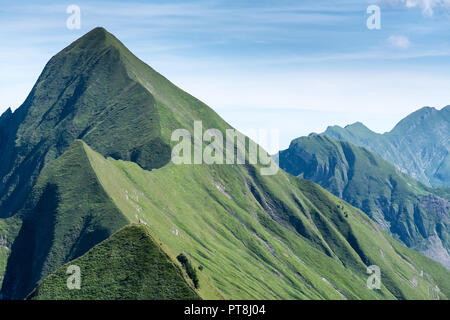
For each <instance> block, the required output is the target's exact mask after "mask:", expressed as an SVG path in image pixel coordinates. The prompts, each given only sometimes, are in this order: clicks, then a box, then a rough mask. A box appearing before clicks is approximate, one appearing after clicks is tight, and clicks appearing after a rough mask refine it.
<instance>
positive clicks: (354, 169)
mask: <svg viewBox="0 0 450 320" xmlns="http://www.w3.org/2000/svg"><path fill="white" fill-rule="evenodd" d="M279 164H280V167H281V168H283V169H284V170H286V171H287V172H289V173H291V174H293V175H295V176H301V177H303V178H305V179H308V180H312V181H314V182H316V183H318V184H320V185H321V186H323V187H324V188H326V189H327V190H329V191H330V192H332V193H333V194H335V195H336V196H338V197H340V198H342V199H344V200H345V201H347V202H349V203H350V204H352V205H353V206H355V207H357V208H360V209H361V210H363V211H364V212H365V213H367V214H368V215H369V216H370V217H371V218H372V219H373V220H375V221H376V222H377V223H378V224H379V225H380V226H381V227H382V228H383V229H385V230H387V231H389V232H390V233H391V234H392V235H393V236H394V237H395V238H397V239H399V240H400V241H402V242H403V243H405V244H406V245H407V246H408V247H410V248H413V249H415V250H417V251H419V252H422V253H424V254H425V255H427V256H429V257H431V258H433V259H435V260H437V261H439V262H441V263H443V264H444V265H446V266H447V268H450V256H449V250H450V237H449V233H450V216H449V214H450V201H449V200H448V199H444V198H441V197H439V196H438V195H436V193H435V191H434V190H433V189H430V188H427V187H425V186H424V185H422V184H421V183H418V182H416V181H415V180H414V179H412V178H410V177H409V176H407V175H405V174H402V173H401V172H399V170H397V169H396V168H395V167H394V166H393V165H391V164H390V163H388V162H387V161H385V160H383V159H381V158H379V157H378V156H376V155H375V154H373V153H371V152H370V151H368V150H366V149H364V148H360V147H357V146H354V145H352V144H350V143H347V142H343V141H338V140H334V139H331V138H329V137H327V136H321V135H312V136H309V137H301V138H298V139H295V140H293V141H292V142H291V144H290V146H289V148H288V149H287V150H284V151H281V152H280V153H279Z"/></svg>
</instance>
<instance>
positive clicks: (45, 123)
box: [0, 28, 450, 299]
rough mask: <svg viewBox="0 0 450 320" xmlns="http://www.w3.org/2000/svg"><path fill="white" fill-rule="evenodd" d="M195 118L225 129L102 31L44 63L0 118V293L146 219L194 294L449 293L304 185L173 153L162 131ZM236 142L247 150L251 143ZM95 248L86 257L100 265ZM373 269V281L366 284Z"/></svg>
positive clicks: (371, 229) (426, 266) (436, 270)
mask: <svg viewBox="0 0 450 320" xmlns="http://www.w3.org/2000/svg"><path fill="white" fill-rule="evenodd" d="M194 120H201V121H202V122H203V128H204V130H205V129H207V128H215V129H218V130H219V131H220V132H221V133H222V134H223V135H224V136H225V129H227V128H230V126H229V125H227V124H226V123H225V122H224V121H223V120H222V119H221V118H220V117H219V116H218V115H217V114H216V113H215V112H214V111H212V109H210V108H209V107H207V106H206V105H204V104H203V103H201V102H200V101H198V100H197V99H195V98H193V97H192V96H190V95H188V94H187V93H185V92H184V91H182V90H180V89H178V88H177V87H175V86H174V85H173V84H171V83H170V82H169V81H168V80H167V79H165V78H164V77H162V76H161V75H159V74H158V73H156V72H155V71H154V70H153V69H151V68H150V67H148V66H147V65H145V64H144V63H142V62H141V61H139V60H138V59H137V58H136V57H134V56H133V55H132V54H131V52H129V51H128V50H127V49H126V48H125V47H124V46H123V45H122V44H121V43H120V42H119V41H118V40H117V39H116V38H114V36H112V35H111V34H109V33H107V32H106V31H105V30H104V29H101V28H97V29H94V30H93V31H91V32H89V33H88V34H87V35H85V36H84V37H82V38H81V39H79V40H77V41H76V42H74V43H73V44H72V45H70V46H69V47H67V48H66V49H64V50H63V51H62V52H60V53H59V54H57V55H56V56H55V57H54V58H52V59H51V60H50V62H49V63H48V64H47V66H46V68H45V69H44V71H43V73H42V75H41V77H40V78H39V80H38V82H37V83H36V85H35V87H34V88H33V90H32V92H31V93H30V96H29V97H28V99H27V101H26V102H25V103H24V105H23V106H21V107H20V108H19V109H18V110H16V111H15V112H14V113H12V114H11V113H10V112H7V113H5V115H4V116H2V118H1V120H0V127H1V130H0V131H1V134H2V137H4V139H2V140H1V142H0V148H1V149H2V151H4V152H2V153H1V154H0V160H1V161H2V163H3V164H4V166H3V167H2V168H0V181H2V184H1V185H0V221H2V222H3V223H4V224H5V225H7V228H6V229H7V230H6V231H4V232H7V233H8V235H9V236H8V241H9V242H10V243H11V244H12V245H11V251H10V252H11V254H10V255H9V258H8V262H7V267H6V274H5V279H4V282H3V286H2V291H1V292H2V294H3V296H4V297H5V298H8V299H22V298H25V297H26V296H27V295H28V294H30V292H31V291H32V290H33V289H34V288H35V286H36V284H37V283H38V282H39V281H40V280H42V279H43V278H45V277H47V276H49V275H50V274H51V273H53V272H55V271H56V273H55V274H54V276H50V277H51V278H49V279H59V276H58V275H59V274H60V273H59V272H61V270H59V271H57V270H58V268H60V267H62V266H64V265H66V264H67V263H69V262H70V261H72V260H74V259H77V258H79V257H81V258H80V259H83V257H86V256H89V252H90V253H92V252H94V251H89V250H90V249H92V248H93V247H95V246H96V245H98V244H99V243H100V242H102V241H104V240H105V239H107V238H108V237H110V236H111V234H113V233H114V232H115V231H117V230H119V229H120V228H122V227H123V226H125V225H127V224H129V223H131V222H140V223H141V224H145V225H148V227H149V232H150V234H151V237H152V239H154V241H153V243H155V244H157V246H158V247H159V248H160V249H161V250H163V251H164V253H165V255H167V257H169V258H170V259H171V261H172V262H173V263H175V264H178V262H176V261H177V259H176V257H177V256H179V255H180V254H183V255H184V256H185V257H187V258H188V260H189V261H190V263H191V265H192V266H193V268H194V269H195V270H197V275H198V278H199V288H198V290H197V291H196V292H197V294H198V295H199V296H200V297H201V298H206V299H207V298H223V297H225V298H230V299H239V298H241V299H242V298H253V299H257V298H266V299H282V298H284V299H395V298H398V299H407V298H409V299H429V298H433V297H434V298H436V297H437V295H438V293H437V292H436V290H437V289H436V288H437V287H438V288H439V290H440V292H439V297H441V298H448V297H449V296H450V285H449V281H450V280H449V279H450V277H449V272H448V271H447V270H446V269H445V268H444V267H443V266H442V265H440V264H438V263H435V262H433V261H432V260H430V259H428V258H425V257H420V258H418V255H417V254H416V253H415V252H413V251H411V250H409V249H407V248H404V247H403V246H401V245H399V244H397V243H396V241H395V240H393V239H392V238H391V237H390V236H389V235H387V234H386V233H384V232H382V231H381V229H380V228H379V227H377V226H376V225H375V223H373V222H372V221H371V220H370V219H369V218H368V217H367V216H366V215H365V214H364V213H362V212H361V211H359V210H358V209H355V208H353V207H351V206H350V205H349V204H347V203H345V202H344V201H342V200H341V199H339V198H337V197H335V196H333V195H332V194H330V193H329V192H327V191H326V190H324V189H322V188H321V187H319V186H318V185H316V184H314V183H311V182H309V181H306V180H303V179H299V178H295V177H292V176H290V175H288V174H286V173H284V172H281V171H280V172H279V173H278V174H276V175H273V176H263V175H261V173H260V169H261V166H259V165H249V164H246V165H206V164H201V165H175V164H173V163H172V162H169V158H168V157H169V156H170V147H171V145H172V144H171V142H170V136H171V133H172V132H173V130H174V129H179V128H184V129H186V130H188V132H190V133H191V134H192V133H193V121H194ZM77 139H81V140H82V141H81V140H77ZM200 144H202V145H203V146H204V145H205V143H200ZM236 149H237V150H233V151H242V152H243V153H244V154H245V157H246V159H247V160H248V159H249V152H248V151H249V147H248V146H245V147H243V146H238V147H237V148H236ZM247 163H248V161H247ZM1 217H3V218H1ZM10 221H14V223H12V222H10ZM12 226H14V228H12ZM95 252H97V253H95V254H94V255H95V256H96V258H95V261H91V259H90V258H87V259H86V260H84V261H85V263H86V265H87V264H91V263H92V264H96V263H97V264H96V266H97V267H98V268H101V269H102V270H107V266H106V265H105V264H104V263H101V261H104V262H105V263H106V261H109V260H108V259H109V258H108V257H107V256H103V253H102V252H104V251H95ZM85 254H86V255H85ZM97 254H98V256H97ZM372 264H376V265H378V266H380V268H381V272H382V282H383V285H382V288H381V290H370V289H368V288H367V287H366V279H367V277H368V275H367V274H366V269H367V266H369V265H372ZM200 266H201V267H200ZM127 269H128V268H127V266H124V269H123V270H121V272H123V274H126V273H127V272H128V271H127ZM105 272H106V271H105ZM189 273H191V272H189ZM104 279H105V280H106V281H110V280H111V281H112V282H114V281H115V280H114V279H112V278H110V277H108V276H107V275H106V276H104ZM45 283H47V284H49V287H47V288H48V290H51V287H52V286H54V285H55V286H56V284H55V283H56V282H52V280H50V282H43V283H42V285H44V286H45ZM58 283H59V282H58ZM87 284H88V287H93V286H94V283H93V281H91V282H89V281H88V282H87ZM123 285H124V287H128V288H129V287H132V288H136V286H135V285H134V284H133V282H132V281H131V282H127V283H124V284H123ZM43 288H44V287H41V289H40V290H44V289H43ZM55 288H56V287H55ZM154 289H155V288H153V289H152V290H154ZM46 290H47V289H46ZM55 290H56V289H55ZM98 290H99V291H98V292H102V290H103V289H102V288H99V289H98ZM114 291H115V292H116V293H117V291H116V290H114ZM41 292H43V291H41ZM47 292H49V291H47ZM433 292H435V294H434V296H433ZM92 294H94V293H92ZM55 298H58V297H56V296H55ZM61 298H62V297H61Z"/></svg>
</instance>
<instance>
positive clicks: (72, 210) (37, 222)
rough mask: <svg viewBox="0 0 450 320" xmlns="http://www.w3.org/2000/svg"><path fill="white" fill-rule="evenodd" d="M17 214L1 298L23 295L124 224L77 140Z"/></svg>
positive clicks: (47, 171)
mask: <svg viewBox="0 0 450 320" xmlns="http://www.w3.org/2000/svg"><path fill="white" fill-rule="evenodd" d="M18 215H20V216H21V217H22V224H21V229H20V232H19V234H18V235H17V237H16V238H15V241H14V243H13V245H12V247H11V256H10V258H9V262H8V268H7V269H6V278H5V281H4V284H3V291H2V293H3V296H4V297H5V298H8V297H23V296H25V295H27V294H28V293H30V291H31V290H32V289H33V288H34V287H35V285H36V282H37V281H38V280H40V279H42V278H43V277H46V276H48V275H49V274H50V273H51V272H53V271H55V270H56V268H58V267H60V266H61V265H62V264H64V263H66V262H67V261H70V260H72V259H75V258H77V257H79V256H80V255H82V254H84V253H85V252H86V251H87V250H89V249H90V248H92V247H93V246H94V245H96V244H97V243H99V242H101V241H103V240H105V239H106V238H108V237H109V236H110V235H111V234H112V233H113V232H115V231H117V230H118V229H119V228H121V227H123V226H125V225H127V224H128V223H129V220H128V219H127V218H126V217H125V216H124V215H123V214H122V213H121V212H120V211H119V210H118V209H117V208H116V207H115V205H114V203H113V202H112V201H111V199H110V198H109V197H108V195H107V194H106V193H105V192H104V191H103V188H102V186H101V185H100V184H99V182H98V180H97V176H96V175H95V173H94V171H93V170H92V168H91V166H90V163H89V160H88V158H87V156H86V153H85V151H84V146H83V144H82V142H81V141H76V142H74V143H73V145H72V146H71V148H69V149H68V150H67V152H65V153H64V154H63V155H62V156H61V157H59V158H58V159H57V160H55V161H53V162H52V163H51V164H50V165H48V166H47V167H45V169H44V170H43V171H42V173H41V175H40V177H39V179H38V181H37V184H36V186H35V187H34V188H33V192H32V193H31V194H30V197H29V199H28V201H27V203H26V205H25V208H24V210H22V211H21V212H19V213H18Z"/></svg>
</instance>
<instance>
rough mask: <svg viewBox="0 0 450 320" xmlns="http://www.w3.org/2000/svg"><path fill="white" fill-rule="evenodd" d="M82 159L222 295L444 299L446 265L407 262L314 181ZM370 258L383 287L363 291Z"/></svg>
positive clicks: (93, 156) (120, 203) (227, 169)
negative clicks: (437, 293)
mask: <svg viewBox="0 0 450 320" xmlns="http://www.w3.org/2000/svg"><path fill="white" fill-rule="evenodd" d="M87 150H89V148H88V149H87ZM88 155H89V159H90V161H91V163H92V167H93V168H94V170H95V172H96V173H97V175H98V177H99V181H100V182H101V184H102V185H103V187H104V188H105V190H106V191H107V192H108V194H109V195H110V197H111V198H112V199H113V201H114V202H115V204H116V205H117V207H118V208H120V210H121V211H122V212H124V214H126V215H127V216H128V217H129V218H130V219H134V220H135V221H138V220H141V221H143V222H145V223H147V224H148V225H149V226H150V228H151V230H152V232H153V233H155V234H156V235H157V237H158V238H159V239H161V242H162V243H163V244H164V245H166V246H167V247H169V248H170V251H172V252H185V253H187V254H188V255H189V256H190V258H191V259H192V260H193V261H194V262H195V263H196V264H197V265H202V266H203V271H202V272H200V274H206V275H207V276H208V278H210V279H211V280H212V282H213V283H214V284H215V286H217V288H218V289H220V291H221V292H223V293H224V294H225V295H226V296H227V297H228V298H232V299H249V298H250V299H261V298H266V299H277V298H278V299H279V298H285V299H343V298H348V299H394V298H410V299H411V298H415V299H429V298H431V294H429V292H428V291H429V288H431V287H434V286H435V285H439V287H440V288H441V295H442V296H441V297H442V298H446V297H447V296H448V295H449V291H448V289H449V288H448V282H449V280H448V277H447V276H448V271H447V270H446V269H445V268H444V267H442V266H441V265H439V264H438V263H435V262H433V261H432V260H430V259H427V258H424V259H422V260H421V261H420V262H418V263H416V262H414V261H413V260H414V259H413V258H411V254H413V252H412V251H411V250H408V249H404V250H405V253H404V256H405V257H408V260H411V262H410V261H408V260H406V259H405V258H404V257H403V256H402V255H400V254H399V253H398V252H397V250H395V249H394V248H395V247H394V244H395V240H393V239H392V238H391V237H390V236H388V235H387V234H385V233H384V232H383V231H381V230H380V229H379V227H377V226H376V224H375V223H373V222H372V221H371V220H370V219H369V218H368V217H367V216H365V215H364V213H362V212H360V211H358V210H357V209H355V208H353V207H351V206H350V205H348V204H346V203H345V202H343V201H342V200H340V199H338V198H336V197H334V196H332V195H331V194H330V193H328V192H327V191H325V190H324V189H322V188H320V187H319V186H317V185H316V184H313V183H311V182H308V181H305V180H302V179H298V178H294V177H292V176H289V175H287V174H285V173H282V172H280V173H279V174H278V175H276V176H260V175H259V174H258V171H257V170H254V169H253V170H252V168H251V167H249V166H236V165H232V166H229V165H227V166H221V165H217V166H208V165H195V166H189V165H179V166H175V165H171V164H170V165H168V166H165V167H164V168H161V169H158V170H152V171H151V172H148V171H144V170H142V169H141V168H139V166H137V165H136V164H133V163H131V162H124V161H117V160H113V159H111V158H110V159H108V160H107V159H104V158H103V157H102V156H101V155H99V154H98V153H96V152H94V151H91V150H89V151H88ZM223 186H226V187H225V188H222V187H223ZM199 200H200V201H199ZM344 211H345V212H347V215H348V217H347V218H346V217H345V216H344ZM172 258H174V257H172ZM370 264H377V265H379V266H380V267H381V268H382V272H383V277H384V279H385V280H386V285H385V286H384V287H383V288H382V290H379V291H378V290H375V291H372V290H369V289H367V288H366V287H365V281H366V279H367V274H366V267H367V266H368V265H370ZM421 273H422V276H421V275H420V274H421ZM424 273H425V274H430V276H432V277H433V279H439V280H440V281H442V283H438V282H436V281H435V280H430V279H426V278H424V277H423V274H424ZM435 273H437V274H438V275H437V276H436V277H435V276H434V275H433V274H435ZM413 279H418V282H419V284H418V285H417V286H416V287H413V285H411V281H414V280H413ZM201 290H202V281H201V280H200V292H201ZM430 292H431V291H430Z"/></svg>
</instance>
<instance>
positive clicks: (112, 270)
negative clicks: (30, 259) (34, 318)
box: [29, 225, 199, 300]
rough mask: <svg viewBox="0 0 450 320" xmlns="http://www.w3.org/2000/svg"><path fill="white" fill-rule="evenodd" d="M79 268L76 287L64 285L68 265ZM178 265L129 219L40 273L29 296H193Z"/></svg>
mask: <svg viewBox="0 0 450 320" xmlns="http://www.w3.org/2000/svg"><path fill="white" fill-rule="evenodd" d="M70 265H75V266H78V267H79V268H80V280H81V281H82V282H81V283H80V289H79V290H77V289H72V290H68V288H67V278H68V276H67V269H68V267H69V266H70ZM198 298H199V297H198V295H197V293H196V292H195V290H194V289H193V288H192V285H190V284H188V282H186V280H185V279H184V277H183V273H182V271H181V269H180V268H179V267H178V266H177V265H176V264H174V263H173V262H172V260H171V259H170V258H169V257H168V256H167V255H166V254H165V253H164V251H162V250H161V248H160V247H159V246H158V245H157V244H156V243H155V242H154V240H153V239H152V237H151V235H150V233H149V231H148V230H147V227H145V226H143V225H131V226H127V227H124V228H122V229H120V230H119V231H117V232H116V233H114V234H113V235H112V236H111V237H110V238H108V239H107V240H105V241H104V242H102V243H100V244H98V245H97V246H95V247H94V248H92V249H91V250H89V251H88V252H87V253H86V254H84V255H83V256H81V257H80V258H78V259H76V260H73V261H71V262H70V263H69V264H67V265H65V266H63V267H61V268H59V269H58V270H57V271H56V272H55V273H53V274H52V275H50V276H49V277H47V278H45V279H44V280H43V281H42V283H40V284H39V286H38V287H37V288H36V290H34V291H33V293H32V294H31V295H30V297H29V299H33V300H49V299H50V300H51V299H70V300H74V299H77V300H78V299H81V300H90V299H95V300H99V299H101V300H118V299H123V300H125V299H132V300H140V299H145V300H152V299H169V300H175V299H189V300H192V299H198Z"/></svg>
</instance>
